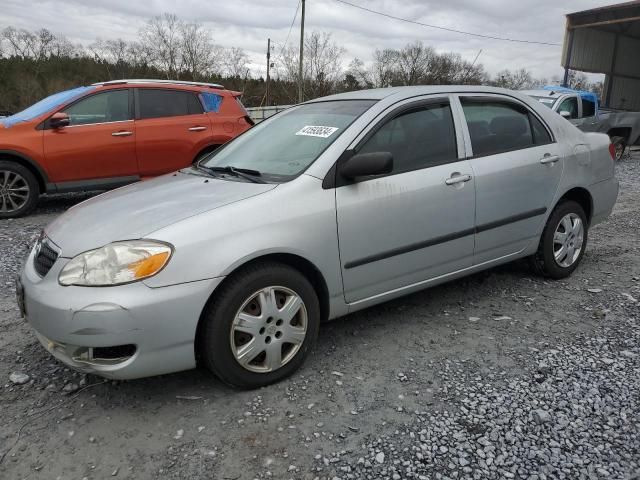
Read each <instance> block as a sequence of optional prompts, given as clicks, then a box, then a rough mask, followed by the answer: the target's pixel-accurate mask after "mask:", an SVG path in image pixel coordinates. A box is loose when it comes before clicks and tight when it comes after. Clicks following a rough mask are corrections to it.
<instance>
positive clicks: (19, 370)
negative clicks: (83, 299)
mask: <svg viewBox="0 0 640 480" xmlns="http://www.w3.org/2000/svg"><path fill="white" fill-rule="evenodd" d="M617 171H618V176H619V178H620V179H621V180H622V190H621V195H620V198H619V201H618V204H617V206H616V209H615V212H614V215H613V216H612V217H611V218H610V219H609V220H608V221H607V222H606V223H604V224H602V225H599V226H597V227H596V228H594V229H593V230H592V232H591V235H590V239H589V241H590V244H589V247H588V249H587V253H586V255H585V257H584V261H583V263H582V265H581V266H580V268H579V269H578V270H577V271H576V272H575V274H574V275H573V276H572V277H571V278H569V279H566V280H562V281H557V282H552V281H546V280H543V279H540V278H537V277H534V276H532V275H531V274H530V273H529V271H528V269H527V267H526V265H525V264H524V262H517V263H514V264H511V265H507V266H504V267H500V268H497V269H494V270H491V271H489V272H484V273H481V274H478V275H474V276H471V277H469V278H466V279H462V280H458V281H455V282H451V283H449V284H446V285H442V286H439V287H435V288H433V289H430V290H426V291H424V292H420V293H417V294H414V295H411V296H408V297H406V298H403V299H399V300H396V301H393V302H389V303H387V304H384V305H381V306H378V307H375V308H371V309H368V310H366V311H363V312H358V313H356V314H354V315H350V316H349V317H347V318H344V319H341V320H338V321H335V322H332V323H329V324H326V325H324V326H323V328H322V329H321V333H320V338H319V341H318V346H317V348H316V349H315V351H314V352H313V354H312V355H311V357H310V358H309V361H308V362H307V363H306V365H305V366H304V367H303V368H302V369H301V370H300V372H298V373H297V374H296V375H294V376H293V377H292V378H290V379H287V380H285V381H283V382H281V383H279V384H277V385H274V386H271V387H269V388H265V389H262V390H259V391H252V392H245V391H234V390H230V389H228V388H226V387H224V386H223V385H221V384H219V383H218V382H217V381H216V380H215V379H213V378H212V377H211V376H210V375H209V374H208V373H207V372H205V371H201V370H194V371H191V372H184V373H180V374H175V375H166V376H162V377H156V378H151V379H144V380H138V381H132V382H103V380H102V379H100V378H97V377H93V376H84V375H80V374H78V373H75V372H73V371H70V370H68V369H66V368H65V367H64V366H63V365H61V364H60V363H58V362H56V361H55V360H54V359H52V358H51V357H49V356H48V355H47V354H46V352H44V351H43V349H42V348H41V347H40V346H39V345H38V344H37V342H36V341H35V339H34V337H33V335H32V333H31V331H30V330H29V328H28V325H26V324H25V322H24V321H23V320H21V319H19V318H18V311H17V308H16V307H15V303H14V300H13V296H14V291H13V275H14V274H15V271H17V269H18V268H19V264H20V261H21V259H22V257H23V256H24V255H25V254H26V252H27V251H28V249H29V248H30V246H31V244H32V242H33V239H34V238H35V236H36V235H37V234H38V232H39V230H40V228H41V227H42V226H43V225H45V224H46V223H48V222H49V221H51V220H52V219H53V218H55V216H56V215H58V214H59V213H60V212H62V211H64V210H65V209H66V208H68V207H69V206H70V205H72V204H74V203H76V202H77V201H79V200H82V199H84V198H86V196H62V197H54V198H50V199H47V200H46V202H45V203H44V205H43V206H42V207H41V208H39V209H38V211H37V212H36V215H34V216H32V217H29V218H26V219H19V220H12V221H4V222H1V223H0V379H3V380H0V408H1V409H2V412H3V413H2V422H0V458H2V456H3V455H5V456H4V458H3V460H2V463H0V478H10V479H14V478H15V479H21V478H29V479H51V478H61V479H83V478H87V479H103V478H138V479H147V478H181V479H212V478H215V479H254V478H258V479H269V478H274V479H275V478H277V479H281V478H282V479H289V478H291V479H315V478H318V479H330V480H335V479H342V480H344V479H368V478H371V479H379V478H385V479H394V480H395V479H404V478H418V479H447V478H451V479H454V478H457V479H459V478H478V479H479V478H482V479H484V478H496V479H497V478H500V479H503V478H525V479H527V478H528V479H540V480H542V479H545V478H546V479H559V478H566V479H580V478H585V479H601V478H611V479H631V478H640V255H638V253H639V251H640V248H639V246H638V240H639V237H640V235H639V227H640V152H636V153H635V154H634V155H633V156H632V157H630V158H625V159H624V160H623V161H622V162H620V163H619V164H618V165H617Z"/></svg>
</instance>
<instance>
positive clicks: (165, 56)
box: [140, 13, 182, 78]
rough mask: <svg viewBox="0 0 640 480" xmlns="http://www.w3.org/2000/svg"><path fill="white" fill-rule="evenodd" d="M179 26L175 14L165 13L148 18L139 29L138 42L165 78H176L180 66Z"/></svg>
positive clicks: (180, 25)
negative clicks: (163, 73)
mask: <svg viewBox="0 0 640 480" xmlns="http://www.w3.org/2000/svg"><path fill="white" fill-rule="evenodd" d="M181 28H182V21H181V20H180V19H179V18H178V17H177V16H176V15H174V14H170V13H165V14H163V15H159V16H156V17H153V18H152V19H150V20H149V21H148V22H147V24H146V25H145V27H144V28H143V29H142V30H141V31H140V44H141V45H142V46H143V48H144V49H145V50H146V51H147V52H149V53H150V55H151V58H152V59H153V61H154V63H155V65H156V66H157V67H158V68H159V69H160V70H162V71H163V72H165V74H166V76H167V78H178V76H179V73H180V70H181V68H182V55H181V46H182V45H181V38H180V30H181Z"/></svg>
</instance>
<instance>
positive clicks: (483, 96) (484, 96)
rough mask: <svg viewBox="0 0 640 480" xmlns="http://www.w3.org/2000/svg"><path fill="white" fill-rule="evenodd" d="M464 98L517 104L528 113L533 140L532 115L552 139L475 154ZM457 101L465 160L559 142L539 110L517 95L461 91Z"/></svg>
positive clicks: (454, 99) (456, 98) (455, 98)
mask: <svg viewBox="0 0 640 480" xmlns="http://www.w3.org/2000/svg"><path fill="white" fill-rule="evenodd" d="M462 99H472V101H478V102H483V101H485V102H494V103H505V104H507V105H515V106H517V107H518V108H519V109H521V110H523V111H524V112H525V113H526V114H527V117H528V119H529V128H530V129H531V135H532V138H533V141H534V142H535V137H534V132H533V125H532V123H531V120H530V118H531V116H533V117H534V118H536V119H538V121H539V122H540V123H541V124H542V126H543V127H544V128H545V130H546V131H547V134H548V135H549V138H550V139H551V141H550V142H548V143H540V144H535V143H534V144H533V145H530V146H528V147H518V148H512V149H509V150H502V151H499V152H495V153H489V154H483V155H475V154H474V153H473V146H472V145H471V134H470V133H469V126H468V125H467V120H466V117H465V115H464V111H463V109H462ZM453 101H455V102H456V103H457V105H458V106H459V108H460V115H461V117H460V118H461V123H462V124H463V125H462V129H463V134H464V140H465V148H466V151H467V155H466V157H465V160H473V159H475V158H483V157H489V156H491V155H501V154H503V153H509V152H515V151H518V150H525V149H527V148H535V147H540V146H544V145H552V144H554V143H557V140H556V138H555V135H554V134H553V130H552V129H551V128H550V127H549V125H547V122H545V121H544V119H543V118H542V117H541V116H540V115H538V113H537V112H535V111H534V110H532V109H531V108H530V107H529V106H528V105H527V104H525V103H524V102H522V101H520V100H519V99H517V98H515V97H508V96H506V95H499V94H491V93H477V94H474V93H460V94H456V95H454V98H453V99H452V102H453Z"/></svg>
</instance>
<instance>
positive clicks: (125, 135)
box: [111, 131, 133, 137]
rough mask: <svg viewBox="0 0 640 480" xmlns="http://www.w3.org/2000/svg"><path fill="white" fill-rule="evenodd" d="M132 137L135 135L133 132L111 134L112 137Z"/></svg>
mask: <svg viewBox="0 0 640 480" xmlns="http://www.w3.org/2000/svg"><path fill="white" fill-rule="evenodd" d="M130 135H133V132H129V131H122V132H113V133H112V134H111V136H112V137H128V136H130Z"/></svg>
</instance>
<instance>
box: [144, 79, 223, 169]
mask: <svg viewBox="0 0 640 480" xmlns="http://www.w3.org/2000/svg"><path fill="white" fill-rule="evenodd" d="M135 92H136V122H135V123H136V153H137V156H138V166H139V169H140V175H141V176H142V177H148V176H155V175H160V174H163V173H167V172H172V171H174V170H178V169H180V168H184V167H187V166H189V165H191V164H192V163H193V161H194V160H195V157H196V156H197V154H198V152H200V151H201V150H202V149H203V148H205V147H206V146H207V145H208V144H209V142H210V139H211V122H210V120H209V117H208V116H207V114H206V113H205V112H204V108H203V106H202V103H201V100H200V98H199V96H198V94H197V92H193V91H188V90H171V89H166V88H136V89H135Z"/></svg>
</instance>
